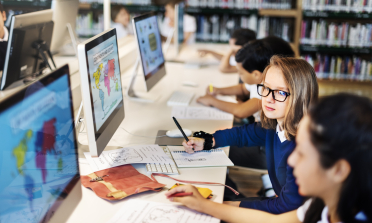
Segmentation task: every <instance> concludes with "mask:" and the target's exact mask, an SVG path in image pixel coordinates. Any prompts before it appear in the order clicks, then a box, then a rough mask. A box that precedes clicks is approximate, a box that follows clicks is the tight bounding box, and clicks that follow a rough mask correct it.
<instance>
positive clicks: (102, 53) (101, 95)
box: [87, 36, 123, 131]
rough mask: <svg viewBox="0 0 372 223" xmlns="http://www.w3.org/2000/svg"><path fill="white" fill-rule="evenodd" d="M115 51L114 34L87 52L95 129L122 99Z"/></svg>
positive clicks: (117, 57)
mask: <svg viewBox="0 0 372 223" xmlns="http://www.w3.org/2000/svg"><path fill="white" fill-rule="evenodd" d="M117 52H118V49H117V44H116V36H113V37H111V38H109V39H107V40H106V41H104V42H103V43H101V44H99V45H98V46H96V47H94V48H92V49H91V50H89V51H88V52H87V54H88V55H87V56H88V65H89V66H88V67H89V71H88V72H89V79H90V87H91V94H92V97H93V108H94V120H95V125H96V131H98V130H99V129H100V128H101V127H102V125H103V123H104V122H105V121H106V120H107V118H108V117H109V116H110V114H111V113H112V112H113V111H114V110H115V108H116V107H117V106H118V104H119V103H120V102H121V101H122V100H123V95H122V91H121V82H120V70H119V65H118V63H119V56H118V53H117Z"/></svg>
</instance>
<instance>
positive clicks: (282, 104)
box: [183, 56, 318, 214]
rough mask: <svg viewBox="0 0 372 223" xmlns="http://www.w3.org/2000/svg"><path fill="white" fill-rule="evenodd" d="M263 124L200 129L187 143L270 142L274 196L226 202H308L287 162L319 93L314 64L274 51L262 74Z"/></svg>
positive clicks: (283, 208) (270, 206)
mask: <svg viewBox="0 0 372 223" xmlns="http://www.w3.org/2000/svg"><path fill="white" fill-rule="evenodd" d="M258 93H259V94H260V95H262V102H261V104H262V111H263V112H262V113H261V123H260V122H258V123H253V124H250V125H244V126H241V127H235V128H232V129H226V130H222V131H217V132H215V133H214V134H213V135H210V134H198V137H190V138H189V139H190V140H189V141H188V142H185V141H184V142H183V146H184V147H185V150H186V152H188V153H193V152H194V150H195V151H197V150H203V149H211V148H218V147H224V146H238V147H243V146H247V147H251V146H265V150H266V160H267V167H268V172H269V177H270V180H271V183H272V186H273V189H274V191H275V193H276V195H277V197H275V198H242V199H240V200H239V201H229V202H225V203H226V204H230V205H233V206H240V207H244V208H252V209H258V210H262V211H266V212H270V213H274V214H279V213H284V212H288V211H291V210H294V209H296V208H298V207H299V206H300V205H301V204H302V203H303V197H302V196H300V195H299V193H298V188H297V185H296V184H295V179H294V176H293V168H292V167H290V166H289V165H288V164H287V159H288V156H289V155H290V154H291V152H292V151H293V149H294V148H295V146H296V144H295V141H294V138H295V136H296V131H297V126H298V124H299V122H300V120H301V118H302V117H303V116H304V115H305V114H307V112H308V107H309V104H310V103H311V102H312V101H315V100H317V98H318V84H317V80H316V75H315V72H314V69H313V68H312V67H311V65H310V64H308V63H307V62H306V61H305V60H302V59H295V58H281V57H278V56H273V57H272V58H271V60H270V64H269V65H268V66H267V67H266V69H265V70H264V73H263V81H262V85H259V86H258Z"/></svg>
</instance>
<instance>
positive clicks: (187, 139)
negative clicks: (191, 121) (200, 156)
mask: <svg viewBox="0 0 372 223" xmlns="http://www.w3.org/2000/svg"><path fill="white" fill-rule="evenodd" d="M172 118H173V121H174V123H176V126H177V128H178V129H179V130H180V131H181V133H182V135H183V138H185V140H186V142H188V141H189V138H187V136H186V134H185V133H184V132H183V130H182V127H181V126H180V124H178V122H177V119H176V118H175V117H172ZM192 150H194V148H192Z"/></svg>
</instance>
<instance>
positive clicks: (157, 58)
mask: <svg viewBox="0 0 372 223" xmlns="http://www.w3.org/2000/svg"><path fill="white" fill-rule="evenodd" d="M132 23H133V28H134V34H135V37H136V39H137V46H138V51H139V58H138V59H137V62H136V64H135V66H134V70H133V74H132V79H131V81H130V84H129V86H128V90H127V95H128V97H129V98H130V99H132V100H137V101H141V102H153V99H148V98H144V97H139V96H137V95H136V94H135V92H134V90H133V88H134V83H135V80H136V77H137V69H138V66H139V63H140V62H141V65H142V71H143V74H144V75H143V76H142V77H143V79H142V80H144V82H145V87H146V91H150V90H151V88H153V87H154V86H155V85H156V83H158V82H159V81H160V80H161V79H162V78H163V77H164V76H165V74H166V71H165V60H164V55H163V51H162V46H161V37H160V31H159V26H158V19H157V16H156V14H155V13H149V14H144V15H141V16H137V17H134V18H133V20H132ZM178 95H180V96H182V99H183V100H184V99H186V100H187V104H188V103H189V102H190V101H191V98H192V97H193V94H188V93H187V92H181V93H180V92H177V93H176V94H174V95H173V96H171V99H172V100H177V101H178V102H179V101H180V99H181V98H180V97H176V96H178ZM185 95H186V97H185ZM171 104H172V103H171Z"/></svg>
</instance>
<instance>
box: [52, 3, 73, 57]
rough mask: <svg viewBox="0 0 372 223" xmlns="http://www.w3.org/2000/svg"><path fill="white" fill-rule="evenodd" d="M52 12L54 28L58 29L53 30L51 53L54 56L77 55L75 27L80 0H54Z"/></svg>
mask: <svg viewBox="0 0 372 223" xmlns="http://www.w3.org/2000/svg"><path fill="white" fill-rule="evenodd" d="M52 10H53V22H54V26H55V27H58V28H56V29H54V30H53V38H52V43H51V45H50V51H51V52H52V53H53V54H57V53H58V54H60V55H71V56H75V55H77V44H78V43H77V37H76V35H75V26H76V17H77V15H78V10H79V0H52Z"/></svg>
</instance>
